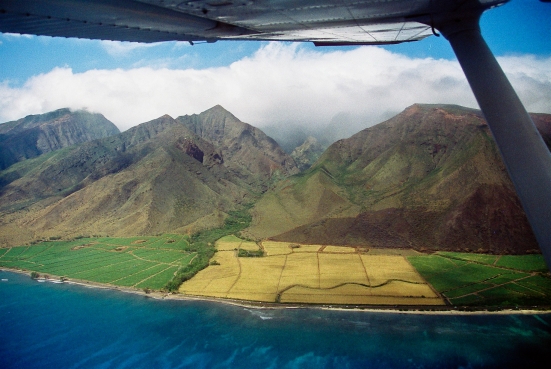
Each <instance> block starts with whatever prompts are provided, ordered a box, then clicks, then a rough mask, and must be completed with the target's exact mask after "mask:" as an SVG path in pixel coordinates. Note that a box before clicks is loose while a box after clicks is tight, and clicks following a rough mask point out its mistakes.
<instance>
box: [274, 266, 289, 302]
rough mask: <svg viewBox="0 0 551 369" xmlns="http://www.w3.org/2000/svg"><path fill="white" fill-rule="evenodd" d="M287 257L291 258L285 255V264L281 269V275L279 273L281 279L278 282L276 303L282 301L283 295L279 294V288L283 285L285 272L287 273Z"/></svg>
mask: <svg viewBox="0 0 551 369" xmlns="http://www.w3.org/2000/svg"><path fill="white" fill-rule="evenodd" d="M287 256H289V255H285V261H284V262H283V267H282V268H281V273H279V278H278V280H277V288H276V301H278V299H281V293H280V292H279V286H280V285H281V277H282V276H283V272H284V271H285V267H286V266H287Z"/></svg>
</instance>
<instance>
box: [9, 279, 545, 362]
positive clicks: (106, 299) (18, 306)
mask: <svg viewBox="0 0 551 369" xmlns="http://www.w3.org/2000/svg"><path fill="white" fill-rule="evenodd" d="M0 277H1V279H2V281H1V282H0V327H1V331H0V332H1V333H0V337H1V338H0V367H1V368H5V369H8V368H517V367H526V368H538V367H541V368H544V367H545V368H547V367H548V365H544V364H543V363H541V362H540V361H541V360H540V359H541V358H545V357H546V354H547V353H548V351H549V348H550V347H551V314H544V313H542V314H507V315H503V314H501V315H497V314H496V315H494V314H469V315H433V314H410V313H408V314H402V313H387V312H372V311H347V310H323V309H318V308H294V309H266V308H263V309H257V308H253V307H243V306H235V305H229V304H223V303H218V302H212V301H194V300H168V299H165V300H157V299H152V298H149V297H146V296H142V295H137V294H129V293H124V292H120V291H116V290H109V289H98V288H88V287H85V286H80V285H74V284H67V283H64V284H54V283H48V282H45V283H39V282H37V281H34V280H32V279H30V278H29V277H28V276H26V275H23V274H18V273H13V272H8V271H0Z"/></svg>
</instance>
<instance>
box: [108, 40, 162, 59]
mask: <svg viewBox="0 0 551 369" xmlns="http://www.w3.org/2000/svg"><path fill="white" fill-rule="evenodd" d="M100 45H101V47H103V49H104V50H105V51H106V52H107V53H108V54H109V55H111V56H114V57H123V56H127V55H128V54H130V53H131V52H133V51H134V50H140V49H148V48H150V47H155V46H157V45H158V43H149V44H146V43H139V42H120V41H100Z"/></svg>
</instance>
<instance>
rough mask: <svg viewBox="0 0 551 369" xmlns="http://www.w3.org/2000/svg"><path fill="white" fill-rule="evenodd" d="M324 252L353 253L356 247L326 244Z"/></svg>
mask: <svg viewBox="0 0 551 369" xmlns="http://www.w3.org/2000/svg"><path fill="white" fill-rule="evenodd" d="M323 252H334V253H339V254H352V253H356V249H355V248H354V247H348V246H325V249H324V250H323Z"/></svg>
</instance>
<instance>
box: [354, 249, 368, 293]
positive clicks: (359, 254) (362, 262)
mask: <svg viewBox="0 0 551 369" xmlns="http://www.w3.org/2000/svg"><path fill="white" fill-rule="evenodd" d="M356 251H357V253H358V257H359V258H360V263H361V264H362V267H363V268H364V272H365V278H367V283H368V284H369V286H370V287H371V280H370V279H369V274H367V268H366V267H365V264H364V260H363V259H362V254H361V253H360V252H359V251H358V249H356Z"/></svg>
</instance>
